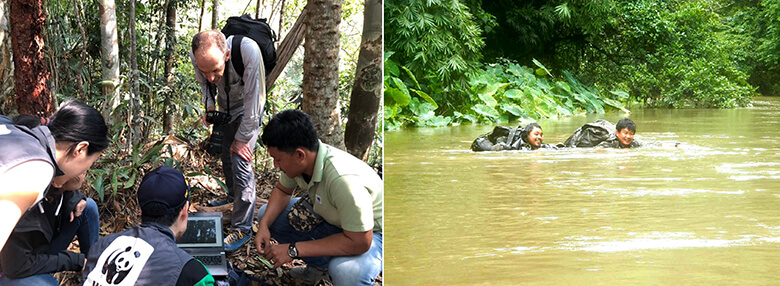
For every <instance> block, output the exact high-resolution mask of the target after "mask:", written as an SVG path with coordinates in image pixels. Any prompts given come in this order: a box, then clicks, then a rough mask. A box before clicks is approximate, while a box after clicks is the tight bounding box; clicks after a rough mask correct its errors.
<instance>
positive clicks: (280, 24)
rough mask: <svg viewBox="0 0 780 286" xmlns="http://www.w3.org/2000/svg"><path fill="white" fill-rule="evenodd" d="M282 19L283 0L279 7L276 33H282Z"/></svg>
mask: <svg viewBox="0 0 780 286" xmlns="http://www.w3.org/2000/svg"><path fill="white" fill-rule="evenodd" d="M283 20H284V0H282V7H281V8H280V9H279V29H278V31H277V32H276V34H277V35H281V34H282V23H283Z"/></svg>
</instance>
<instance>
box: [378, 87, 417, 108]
mask: <svg viewBox="0 0 780 286" xmlns="http://www.w3.org/2000/svg"><path fill="white" fill-rule="evenodd" d="M385 95H390V98H392V99H393V100H394V101H395V103H396V104H398V105H399V106H407V105H409V102H410V101H411V100H412V97H411V96H409V94H408V93H403V92H402V91H401V90H400V89H397V88H392V87H391V88H388V89H386V90H385Z"/></svg>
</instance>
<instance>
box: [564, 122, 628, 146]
mask: <svg viewBox="0 0 780 286" xmlns="http://www.w3.org/2000/svg"><path fill="white" fill-rule="evenodd" d="M613 134H615V124H613V123H612V122H609V121H606V120H603V119H599V120H596V121H594V122H591V123H586V124H585V125H583V126H582V127H580V128H578V129H577V130H576V131H574V134H572V135H571V136H569V138H568V139H566V142H564V143H563V145H564V146H566V147H594V146H596V145H599V143H601V142H602V141H604V140H607V139H609V137H610V136H611V135H613ZM613 136H614V135H613Z"/></svg>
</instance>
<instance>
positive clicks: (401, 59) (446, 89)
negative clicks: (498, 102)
mask: <svg viewBox="0 0 780 286" xmlns="http://www.w3.org/2000/svg"><path fill="white" fill-rule="evenodd" d="M384 9H385V26H384V27H385V30H384V31H385V50H389V51H394V52H395V53H394V54H393V55H392V59H393V60H394V61H395V62H396V63H401V64H403V65H404V66H405V67H406V68H407V69H408V70H409V72H410V73H411V74H412V75H413V76H414V77H415V81H419V85H420V86H424V89H425V90H427V91H429V92H431V93H429V94H431V95H432V98H433V99H434V100H435V102H439V103H447V104H446V105H445V106H443V107H444V109H445V110H451V109H452V108H454V107H453V106H451V105H458V104H459V103H460V102H463V101H465V100H468V95H467V93H466V92H465V89H466V85H467V83H468V77H469V76H470V75H471V74H473V73H474V72H475V71H476V70H478V67H479V60H480V59H481V49H482V47H483V45H484V44H483V41H482V37H481V36H480V34H481V29H480V27H479V26H477V25H476V24H475V22H474V20H473V19H472V16H471V13H469V11H468V8H467V7H466V6H465V5H463V4H462V3H461V2H460V1H453V0H430V1H387V2H385V7H384ZM488 18H489V17H488ZM426 102H427V101H426ZM429 103H430V102H429ZM432 105H434V104H432ZM427 108H428V107H425V108H424V109H427ZM445 112H446V111H445ZM391 114H394V113H391Z"/></svg>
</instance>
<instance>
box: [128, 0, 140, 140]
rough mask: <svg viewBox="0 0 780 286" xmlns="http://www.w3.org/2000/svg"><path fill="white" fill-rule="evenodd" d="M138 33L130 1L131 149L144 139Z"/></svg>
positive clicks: (131, 1)
mask: <svg viewBox="0 0 780 286" xmlns="http://www.w3.org/2000/svg"><path fill="white" fill-rule="evenodd" d="M135 36H136V32H135V0H130V66H131V70H132V71H131V77H130V86H131V87H132V88H131V92H130V114H129V116H128V121H129V122H128V123H129V126H130V127H131V128H132V129H131V130H132V132H130V133H131V134H130V140H128V141H129V143H130V144H131V145H130V148H132V146H136V145H138V144H140V143H141V140H142V139H143V138H142V137H141V136H142V133H141V124H142V121H141V118H143V114H142V109H141V103H142V102H143V100H142V99H141V94H140V93H141V82H140V78H139V72H138V51H137V50H136V37H135Z"/></svg>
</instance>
